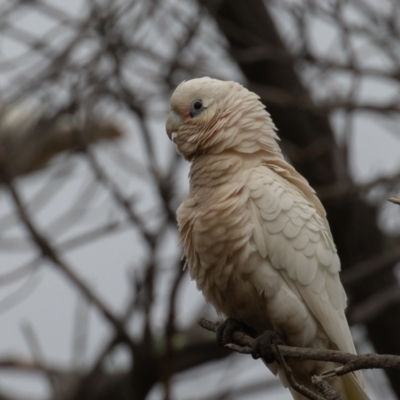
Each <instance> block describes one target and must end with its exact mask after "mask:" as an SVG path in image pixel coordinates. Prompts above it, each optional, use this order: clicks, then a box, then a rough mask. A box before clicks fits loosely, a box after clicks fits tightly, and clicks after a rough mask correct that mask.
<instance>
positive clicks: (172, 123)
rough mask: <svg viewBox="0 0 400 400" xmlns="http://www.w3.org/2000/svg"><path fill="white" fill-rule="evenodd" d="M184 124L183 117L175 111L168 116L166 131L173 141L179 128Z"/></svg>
mask: <svg viewBox="0 0 400 400" xmlns="http://www.w3.org/2000/svg"><path fill="white" fill-rule="evenodd" d="M182 124H183V119H182V117H181V116H180V115H179V114H178V113H177V112H175V111H171V112H170V113H169V115H168V118H167V122H166V123H165V129H166V131H167V135H168V137H169V138H170V140H172V139H173V138H172V136H173V135H172V134H173V133H174V132H177V131H178V129H179V127H180V126H181V125H182Z"/></svg>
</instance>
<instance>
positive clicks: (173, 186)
mask: <svg viewBox="0 0 400 400" xmlns="http://www.w3.org/2000/svg"><path fill="white" fill-rule="evenodd" d="M399 39H400V2H399V1H398V0H380V1H379V2H378V1H374V0H346V1H345V0H331V1H322V0H267V1H263V0H246V1H245V0H242V1H233V0H214V1H213V0H209V1H207V0H204V1H184V0H114V1H107V0H103V1H101V0H69V1H63V0H1V2H0V177H1V187H0V327H1V328H0V399H1V400H6V399H7V400H23V399H26V400H28V399H29V400H35V399H57V400H67V399H69V400H77V399H87V400H114V399H115V400H125V399H127V400H128V399H129V400H132V399H134V400H139V399H152V400H157V399H164V400H168V399H171V400H172V399H179V400H189V399H202V400H203V399H204V400H207V399H235V400H236V399H261V398H262V399H276V400H284V399H290V395H289V393H288V391H287V390H285V389H283V388H282V386H281V383H280V382H279V380H278V379H277V378H275V377H274V376H272V375H271V373H270V372H269V371H268V370H267V369H266V368H265V367H264V365H263V364H262V363H261V362H260V361H254V360H252V359H251V357H248V356H244V355H238V354H232V353H230V352H228V351H225V350H223V349H219V348H218V347H217V346H216V344H215V338H214V337H213V335H212V334H210V333H208V332H205V331H204V330H202V329H201V328H199V327H198V325H197V320H198V319H199V318H200V317H201V316H204V317H207V318H210V319H213V320H217V318H218V317H217V316H216V314H215V312H214V311H213V310H212V309H211V308H210V307H209V306H207V305H206V304H205V302H204V300H203V298H202V296H201V294H199V293H198V291H197V289H196V287H195V284H194V283H193V282H191V281H190V279H189V277H188V273H187V272H183V271H182V265H183V264H182V262H181V260H180V258H181V249H180V248H179V245H178V241H177V232H176V221H175V210H176V208H177V207H178V205H179V204H180V202H181V201H182V199H183V197H184V196H185V194H186V192H187V188H188V183H187V173H188V167H189V166H188V164H187V163H186V162H184V161H183V160H182V159H181V158H180V157H179V156H178V155H177V154H176V152H175V148H174V146H173V145H172V144H171V143H170V142H169V140H168V137H167V135H166V134H165V130H164V121H165V118H166V115H167V113H168V109H169V97H170V95H171V93H172V91H173V90H174V88H175V87H176V86H177V85H178V84H179V83H180V82H181V81H182V80H184V79H190V78H193V77H200V76H205V75H207V76H211V77H214V78H219V79H224V80H236V81H239V82H241V83H243V84H244V85H245V86H246V87H248V88H249V89H251V90H253V91H255V92H256V93H258V94H259V95H260V97H261V99H262V101H263V102H264V103H265V104H266V106H267V109H268V111H269V112H270V113H271V115H272V117H273V119H274V121H275V124H276V125H277V127H278V130H279V132H278V133H279V136H280V137H281V146H282V148H283V151H284V153H285V156H286V157H287V159H288V160H290V162H291V163H292V164H293V165H294V166H295V167H296V168H297V169H298V170H299V171H300V172H301V173H302V174H303V175H304V176H305V177H306V178H307V179H308V180H309V181H310V183H311V184H312V186H313V187H314V188H315V189H316V191H317V193H318V195H319V196H320V198H321V199H322V201H323V203H324V205H325V207H326V209H327V212H328V219H329V222H330V224H331V228H332V232H333V235H334V238H335V242H336V244H337V247H338V250H339V255H340V257H341V260H342V265H343V272H342V275H341V276H342V281H343V283H344V285H345V288H346V291H347V293H348V297H349V307H348V313H347V314H348V319H349V322H350V324H351V325H352V332H353V336H354V340H355V342H356V346H357V348H358V350H359V351H360V352H368V351H376V352H379V353H389V354H400V287H399V281H398V278H399V271H398V269H397V265H398V262H399V260H400V246H399V234H400V208H399V206H396V205H393V204H391V203H388V202H387V199H388V198H389V197H390V196H392V195H399V192H400V157H399V155H400V125H399V124H400V40H399ZM366 377H367V384H368V387H369V389H370V393H371V397H372V399H388V400H390V399H397V398H400V372H399V371H395V370H392V371H391V372H390V373H389V372H383V371H367V372H366Z"/></svg>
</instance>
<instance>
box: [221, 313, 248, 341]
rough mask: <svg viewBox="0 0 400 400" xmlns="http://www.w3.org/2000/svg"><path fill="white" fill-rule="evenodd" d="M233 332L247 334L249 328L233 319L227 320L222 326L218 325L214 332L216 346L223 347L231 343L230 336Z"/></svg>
mask: <svg viewBox="0 0 400 400" xmlns="http://www.w3.org/2000/svg"><path fill="white" fill-rule="evenodd" d="M235 331H239V332H245V333H247V332H249V328H248V326H247V325H245V324H244V323H243V322H240V321H238V320H237V319H233V318H227V319H226V320H225V321H224V322H222V324H220V325H218V327H217V330H216V332H215V334H216V337H217V343H218V345H219V346H221V347H224V346H225V345H226V344H229V343H233V340H232V335H233V332H235Z"/></svg>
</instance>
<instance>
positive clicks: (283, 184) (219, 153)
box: [166, 78, 369, 400]
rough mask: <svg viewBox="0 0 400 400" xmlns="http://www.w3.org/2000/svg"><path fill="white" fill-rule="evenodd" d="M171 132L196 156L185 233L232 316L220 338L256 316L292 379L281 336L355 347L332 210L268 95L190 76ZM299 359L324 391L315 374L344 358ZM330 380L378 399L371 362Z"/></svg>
mask: <svg viewBox="0 0 400 400" xmlns="http://www.w3.org/2000/svg"><path fill="white" fill-rule="evenodd" d="M166 130H167V133H168V135H169V137H170V138H171V139H172V140H173V141H174V143H175V144H176V147H177V150H178V152H179V153H180V154H182V156H183V157H184V158H185V159H186V160H188V161H191V163H192V165H191V169H190V173H189V178H190V191H189V194H188V195H187V197H186V199H185V200H184V202H183V203H182V205H181V206H180V207H179V209H178V211H177V219H178V225H179V235H180V240H181V242H182V244H183V249H184V255H185V257H186V260H187V265H188V267H189V269H190V275H191V277H192V278H193V279H195V280H196V282H197V286H198V288H199V289H200V290H201V291H202V293H203V295H204V297H205V298H206V300H207V301H208V302H210V303H211V304H212V305H213V306H214V307H215V308H216V310H217V311H218V312H219V313H220V314H223V315H224V316H226V317H228V319H227V320H226V321H225V323H223V324H222V325H221V328H220V329H219V331H218V334H217V340H218V341H219V342H220V344H222V345H224V344H226V343H228V342H229V339H230V334H231V333H232V332H233V331H234V330H236V329H237V328H238V326H240V325H241V324H245V325H246V326H247V327H249V328H251V329H252V330H253V331H254V332H256V333H257V334H258V335H261V336H260V337H259V339H258V346H257V347H256V348H255V349H254V356H255V357H258V356H261V357H263V358H264V359H265V360H266V361H267V363H268V367H269V368H270V369H271V370H272V371H273V372H274V373H275V374H279V376H280V378H281V380H282V382H283V384H284V385H285V386H287V387H288V386H289V385H288V382H287V380H286V377H285V374H284V373H283V371H282V369H281V367H280V366H279V364H278V363H276V362H275V361H274V360H273V359H271V357H270V354H267V350H266V349H268V343H267V345H265V343H264V342H265V341H266V342H268V341H271V340H272V339H271V338H273V337H274V336H273V335H274V334H275V333H276V334H279V335H280V336H281V337H282V338H283V339H284V340H285V342H287V343H288V344H289V345H293V346H299V347H311V348H322V349H335V350H340V351H345V352H350V353H355V348H354V344H353V340H352V337H351V334H350V330H349V326H348V323H347V321H346V317H345V314H344V309H345V307H346V295H345V292H344V290H343V287H342V284H341V282H340V279H339V271H340V261H339V258H338V255H337V252H336V247H335V244H334V243H333V239H332V235H331V232H330V228H329V225H328V222H327V220H326V213H325V210H324V207H323V206H322V204H321V202H320V201H319V199H318V198H317V196H316V194H315V192H314V190H313V189H312V188H311V187H310V186H309V184H308V182H307V181H306V180H305V179H304V178H303V177H302V176H301V175H300V174H299V173H298V172H297V171H296V170H295V169H294V168H293V167H292V166H291V165H290V164H288V163H287V162H286V161H285V160H284V158H283V156H282V152H281V150H280V148H279V146H278V143H277V140H278V136H277V134H276V129H275V126H274V124H273V122H272V120H271V117H270V115H269V114H268V113H267V111H266V110H265V107H264V106H263V104H262V103H261V102H260V101H259V98H258V96H257V95H256V94H254V93H252V92H250V91H248V90H247V89H245V88H244V87H243V86H241V85H240V84H238V83H236V82H223V81H219V80H216V79H210V78H200V79H193V80H189V81H185V82H183V83H181V84H180V85H179V86H178V87H177V89H176V90H175V92H174V94H173V95H172V98H171V112H170V114H169V116H168V119H167V122H166ZM271 331H273V332H275V333H272V334H271ZM264 350H265V351H264ZM289 365H290V367H291V368H292V371H293V375H294V378H295V380H296V381H297V382H298V383H300V384H301V385H303V386H305V387H307V388H308V389H310V390H314V391H315V389H313V386H312V385H311V377H312V376H313V375H316V374H320V373H321V372H323V371H325V370H327V369H331V368H334V367H335V366H336V365H335V364H333V363H328V362H320V361H298V360H297V361H294V360H292V361H290V362H289ZM329 383H330V384H331V385H332V386H333V388H334V389H335V390H336V391H337V392H338V393H339V394H340V395H341V396H342V397H343V399H346V400H358V399H362V400H364V399H368V398H369V397H368V395H367V394H366V392H365V390H364V381H363V377H362V374H361V372H360V371H358V372H355V373H350V374H348V375H345V376H342V377H340V378H338V377H336V378H331V380H330V381H329ZM289 389H290V391H291V392H292V395H293V397H294V398H295V399H304V397H303V396H302V395H300V394H298V393H297V392H295V391H294V390H293V389H292V388H291V387H289Z"/></svg>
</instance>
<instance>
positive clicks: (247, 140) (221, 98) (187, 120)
mask: <svg viewBox="0 0 400 400" xmlns="http://www.w3.org/2000/svg"><path fill="white" fill-rule="evenodd" d="M166 130H167V133H168V136H169V137H170V139H171V140H172V141H173V142H174V143H175V144H176V146H177V150H178V152H179V153H181V154H182V155H183V156H184V157H185V158H186V159H187V160H192V159H193V158H194V157H196V156H198V155H202V154H219V153H221V152H223V151H224V150H235V151H239V152H244V153H251V152H254V151H259V150H260V149H261V148H260V146H261V147H262V142H263V141H265V140H266V139H267V136H268V137H269V140H268V141H269V142H270V141H271V140H272V141H273V142H274V143H275V145H276V142H275V140H274V139H277V136H276V134H275V131H274V125H273V123H272V121H271V118H270V117H269V114H268V113H267V112H266V111H265V109H264V106H263V105H262V104H261V102H260V101H259V98H258V96H257V95H255V94H254V93H252V92H250V91H248V90H247V89H245V88H244V87H243V86H241V85H240V84H239V83H236V82H230V81H229V82H225V81H220V80H217V79H211V78H207V77H204V78H197V79H192V80H189V81H184V82H182V83H181V84H180V85H179V86H178V87H177V88H176V90H175V92H174V93H173V95H172V97H171V112H170V114H169V116H168V119H167V122H166ZM260 138H261V141H260ZM276 146H277V145H276Z"/></svg>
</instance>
